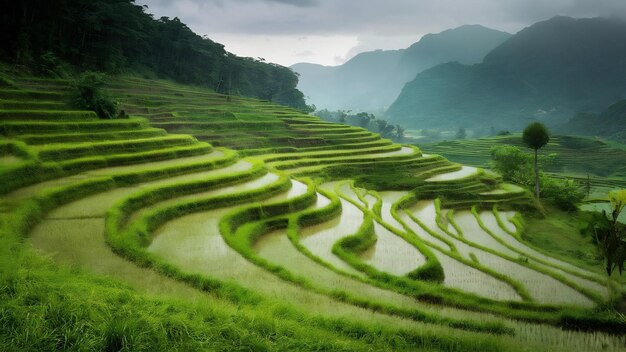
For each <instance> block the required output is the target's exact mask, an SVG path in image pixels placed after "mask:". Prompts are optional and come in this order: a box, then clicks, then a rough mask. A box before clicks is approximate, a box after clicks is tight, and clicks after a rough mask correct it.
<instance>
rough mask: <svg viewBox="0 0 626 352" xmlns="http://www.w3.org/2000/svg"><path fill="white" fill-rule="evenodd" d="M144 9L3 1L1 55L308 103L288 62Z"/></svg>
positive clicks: (41, 67)
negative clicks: (241, 52)
mask: <svg viewBox="0 0 626 352" xmlns="http://www.w3.org/2000/svg"><path fill="white" fill-rule="evenodd" d="M146 11H147V7H144V6H139V5H136V4H135V3H134V0H116V1H108V0H77V1H57V2H41V1H36V0H24V1H11V2H7V3H3V6H2V12H0V41H1V42H2V43H3V45H2V46H1V47H0V61H1V62H4V63H7V64H10V65H11V66H14V67H17V68H19V69H24V68H26V69H27V70H28V71H30V72H32V73H34V74H36V75H40V76H47V77H50V78H67V77H71V76H72V74H73V73H74V72H81V71H84V70H97V71H106V72H111V73H120V72H126V73H129V72H132V73H134V74H137V75H138V76H141V77H153V78H154V77H160V78H169V79H172V80H175V81H177V82H181V83H186V84H195V85H200V86H203V87H208V88H211V89H213V90H215V91H217V92H221V93H224V94H230V95H243V96H247V97H253V98H258V99H264V100H269V101H273V102H277V103H280V104H284V105H288V106H291V107H294V108H296V109H301V110H305V109H307V106H306V105H305V102H304V96H303V95H302V93H301V92H300V91H299V90H297V89H296V86H297V84H298V78H297V76H296V75H295V74H294V73H293V72H292V71H291V70H290V69H288V68H286V67H283V66H280V65H277V64H271V63H265V62H262V61H258V60H256V59H253V58H249V57H238V56H236V55H233V54H231V53H229V52H227V51H226V50H224V46H223V45H222V44H219V43H216V42H214V41H212V40H211V39H209V38H207V37H205V36H200V35H198V34H196V33H194V32H193V31H192V30H191V29H189V27H187V25H185V24H184V23H182V22H181V21H180V20H179V19H178V18H173V19H171V18H168V17H161V18H159V19H154V18H153V16H152V15H151V14H148V13H147V12H146Z"/></svg>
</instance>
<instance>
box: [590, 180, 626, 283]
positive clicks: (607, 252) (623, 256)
mask: <svg viewBox="0 0 626 352" xmlns="http://www.w3.org/2000/svg"><path fill="white" fill-rule="evenodd" d="M609 200H610V204H611V214H607V213H606V211H602V216H599V217H596V218H594V219H593V221H592V224H591V226H592V228H593V233H594V235H595V239H596V244H597V246H598V249H599V250H600V253H601V254H602V256H604V258H605V259H606V273H607V275H609V276H610V275H611V273H613V271H614V270H615V269H616V268H617V269H618V270H619V273H620V275H621V274H622V272H623V271H624V264H625V263H626V225H624V224H622V223H620V222H618V221H617V219H618V218H619V216H620V214H621V212H622V210H623V209H624V206H626V189H623V190H617V191H612V192H610V193H609Z"/></svg>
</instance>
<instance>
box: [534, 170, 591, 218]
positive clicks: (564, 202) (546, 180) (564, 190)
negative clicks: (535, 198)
mask: <svg viewBox="0 0 626 352" xmlns="http://www.w3.org/2000/svg"><path fill="white" fill-rule="evenodd" d="M541 184H542V185H543V186H542V190H541V195H542V196H543V197H544V198H549V199H551V200H552V202H554V204H555V205H556V206H557V207H559V208H561V209H563V210H566V211H573V210H576V209H577V206H576V204H578V203H579V202H580V201H581V200H582V199H583V198H584V197H585V195H584V193H583V192H582V190H581V189H580V187H579V186H578V185H577V184H576V183H575V182H574V181H573V180H559V179H555V178H552V177H548V176H545V175H542V176H541Z"/></svg>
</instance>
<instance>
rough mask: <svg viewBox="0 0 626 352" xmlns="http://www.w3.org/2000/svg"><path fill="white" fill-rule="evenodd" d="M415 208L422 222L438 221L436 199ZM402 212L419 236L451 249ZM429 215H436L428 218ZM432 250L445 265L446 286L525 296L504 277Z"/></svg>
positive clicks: (493, 294) (507, 296)
mask: <svg viewBox="0 0 626 352" xmlns="http://www.w3.org/2000/svg"><path fill="white" fill-rule="evenodd" d="M412 210H413V211H414V212H415V214H416V215H418V218H419V219H420V220H421V221H422V222H425V223H429V224H431V225H432V224H434V223H435V219H434V216H435V207H434V204H433V203H432V202H427V201H423V202H419V203H418V205H417V207H415V206H414V207H412ZM398 215H399V217H400V219H402V221H403V222H404V223H406V224H407V226H408V227H409V228H410V229H411V231H413V232H414V233H415V234H416V235H417V236H418V237H419V238H421V239H423V240H425V241H428V242H431V243H433V244H435V245H437V246H438V247H439V248H441V249H443V250H445V251H448V250H450V247H449V246H448V245H447V244H446V243H444V242H443V241H441V240H439V239H437V238H436V237H434V236H432V235H431V234H429V233H428V232H427V231H426V230H424V229H423V228H422V227H421V226H419V225H418V224H417V223H415V222H414V221H413V220H412V219H411V218H410V217H409V216H408V215H407V213H406V212H405V211H400V212H398ZM429 216H431V217H432V218H428V217H429ZM431 250H432V251H433V253H434V254H435V256H436V257H437V259H438V260H439V262H440V263H441V266H442V267H443V271H444V275H445V276H444V282H443V285H444V286H446V287H451V288H456V289H459V290H462V291H466V292H470V293H474V294H476V295H479V296H482V297H485V298H490V299H494V300H505V301H506V300H511V301H519V300H521V297H520V296H519V295H518V294H517V292H516V291H515V290H514V289H513V287H511V286H510V285H509V284H507V283H506V282H503V281H500V280H498V279H496V278H494V277H493V276H490V275H487V274H485V273H483V272H482V271H480V270H478V269H475V268H472V267H470V266H468V265H465V264H463V263H461V262H459V261H458V260H456V259H454V258H452V257H450V256H448V255H446V254H445V253H444V252H442V251H439V250H437V249H435V248H433V247H431Z"/></svg>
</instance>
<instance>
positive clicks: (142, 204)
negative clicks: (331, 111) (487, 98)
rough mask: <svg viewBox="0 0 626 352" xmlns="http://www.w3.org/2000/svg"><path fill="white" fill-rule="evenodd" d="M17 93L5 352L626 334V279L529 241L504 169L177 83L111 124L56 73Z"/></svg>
mask: <svg viewBox="0 0 626 352" xmlns="http://www.w3.org/2000/svg"><path fill="white" fill-rule="evenodd" d="M14 82H15V83H14V84H13V85H11V86H10V87H4V88H1V89H0V122H1V124H0V127H1V128H0V134H1V135H2V142H1V143H0V151H1V154H0V163H1V164H0V180H1V181H2V182H1V185H2V189H1V194H2V198H1V203H0V209H1V211H0V226H1V229H2V234H3V236H2V237H0V243H1V244H2V245H0V272H1V273H2V275H1V276H0V280H2V281H1V282H0V287H2V289H1V290H0V312H2V317H3V319H0V324H2V325H1V328H0V342H1V345H2V346H3V347H6V348H7V349H8V350H25V349H35V350H51V349H60V350H69V349H96V350H120V349H124V348H126V349H132V350H150V351H154V350H162V351H166V350H206V349H215V350H242V349H243V350H312V349H313V350H316V349H319V350H345V351H361V350H367V349H377V350H391V349H393V350H406V351H414V350H416V349H417V350H420V349H426V350H434V351H517V350H519V351H522V350H528V349H531V350H557V349H560V350H572V351H574V350H588V351H591V350H619V349H620V348H622V347H623V345H624V343H625V342H626V340H625V337H624V336H623V334H622V332H623V330H624V323H623V322H622V321H620V320H619V318H618V317H617V316H615V315H612V314H611V313H610V312H609V311H607V310H604V309H603V310H596V309H594V308H595V307H597V306H599V305H600V306H605V304H607V303H608V304H611V302H613V300H614V299H616V298H617V297H619V296H620V295H621V291H622V287H621V286H619V284H618V283H617V282H615V281H607V278H606V277H605V276H604V275H603V274H602V269H601V268H600V267H594V266H589V265H586V264H581V262H580V261H579V260H578V259H576V258H573V257H559V258H556V257H554V256H552V255H551V254H549V253H546V252H545V251H544V250H542V249H541V248H537V247H535V246H533V245H529V244H528V243H526V242H524V240H523V239H522V237H520V236H521V234H522V233H524V231H525V230H524V228H523V227H522V226H521V225H520V222H519V221H518V220H519V219H520V218H521V217H524V216H525V215H524V214H525V212H526V211H528V209H532V208H533V204H534V203H533V202H532V199H531V196H530V195H529V194H528V193H527V192H525V191H523V190H521V189H519V188H517V187H514V186H511V185H506V184H503V183H502V182H501V181H500V178H499V176H497V175H494V174H492V173H489V172H487V171H485V170H482V169H477V168H469V167H465V166H462V165H460V164H455V163H451V162H449V161H448V160H446V159H445V158H443V157H441V156H437V155H427V154H423V153H422V152H421V150H419V149H418V148H416V147H411V146H402V145H398V144H393V143H391V141H389V140H384V139H381V138H380V137H379V136H378V135H376V134H372V133H370V132H368V131H366V130H363V129H361V128H357V127H351V126H346V125H338V124H332V123H326V122H323V121H320V120H319V119H317V118H315V117H311V116H308V115H304V114H302V113H300V112H298V111H296V110H293V109H290V108H287V107H284V106H280V105H276V104H272V103H269V102H264V101H259V100H253V99H247V98H241V97H228V96H225V95H222V94H218V93H215V92H213V91H211V90H208V89H201V88H198V87H192V86H184V85H180V84H175V83H173V82H170V81H164V80H146V79H140V78H132V77H125V76H120V77H114V78H112V79H111V80H110V81H109V84H108V88H109V89H110V91H111V93H112V94H114V95H115V96H116V97H117V98H118V99H119V100H120V102H121V104H122V105H123V108H124V109H125V110H126V111H128V112H129V113H130V115H131V117H130V118H128V119H113V120H101V119H97V118H96V117H95V116H94V114H93V113H92V112H88V111H76V110H72V109H71V108H70V107H69V106H68V105H67V98H68V92H69V91H70V88H69V86H68V83H69V82H68V81H64V80H46V79H36V78H31V77H15V79H14ZM66 266H69V267H70V268H71V269H70V268H67V267H66ZM555 292H558V294H555ZM564 329H568V330H564ZM581 329H582V330H592V331H576V330H581Z"/></svg>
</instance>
